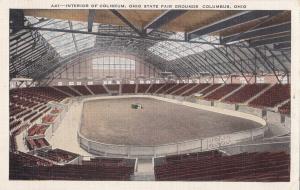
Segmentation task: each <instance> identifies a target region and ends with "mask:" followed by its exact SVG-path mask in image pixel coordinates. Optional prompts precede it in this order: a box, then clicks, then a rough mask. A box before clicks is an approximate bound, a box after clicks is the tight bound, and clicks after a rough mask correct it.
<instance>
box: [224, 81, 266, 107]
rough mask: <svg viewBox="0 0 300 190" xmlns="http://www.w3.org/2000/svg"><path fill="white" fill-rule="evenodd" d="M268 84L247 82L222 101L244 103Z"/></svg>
mask: <svg viewBox="0 0 300 190" xmlns="http://www.w3.org/2000/svg"><path fill="white" fill-rule="evenodd" d="M268 86H269V84H247V85H245V86H243V87H242V88H241V89H239V90H238V91H237V92H235V93H234V94H232V95H231V96H229V97H227V98H225V100H224V102H229V103H244V102H246V101H247V100H249V99H250V98H252V97H254V96H255V95H257V94H258V93H259V92H261V91H262V90H263V89H265V88H266V87H268Z"/></svg>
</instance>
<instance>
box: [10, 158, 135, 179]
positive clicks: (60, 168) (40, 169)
mask: <svg viewBox="0 0 300 190" xmlns="http://www.w3.org/2000/svg"><path fill="white" fill-rule="evenodd" d="M24 157H25V156H22V155H20V154H13V153H11V154H10V162H9V163H10V170H9V177H10V179H35V180H115V181H116V180H129V179H130V175H131V174H132V171H133V168H132V166H127V165H118V164H114V163H111V164H110V165H101V164H93V165H89V164H84V165H70V164H67V165H53V164H52V163H51V162H48V161H46V160H43V159H40V158H37V157H33V156H28V155H26V157H25V159H24ZM27 157H29V158H27ZM32 157H33V158H32Z"/></svg>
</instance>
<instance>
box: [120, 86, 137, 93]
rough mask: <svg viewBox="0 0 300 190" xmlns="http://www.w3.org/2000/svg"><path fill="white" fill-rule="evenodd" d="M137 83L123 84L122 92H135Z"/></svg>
mask: <svg viewBox="0 0 300 190" xmlns="http://www.w3.org/2000/svg"><path fill="white" fill-rule="evenodd" d="M135 87H136V85H135V84H122V85H121V88H122V91H121V92H122V93H124V94H128V93H135Z"/></svg>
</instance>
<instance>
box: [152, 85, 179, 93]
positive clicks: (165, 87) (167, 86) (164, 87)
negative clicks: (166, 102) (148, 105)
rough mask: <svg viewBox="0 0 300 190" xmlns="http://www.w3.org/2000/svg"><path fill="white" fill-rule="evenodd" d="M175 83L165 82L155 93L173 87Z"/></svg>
mask: <svg viewBox="0 0 300 190" xmlns="http://www.w3.org/2000/svg"><path fill="white" fill-rule="evenodd" d="M175 85H176V83H167V84H165V85H164V86H163V87H162V88H160V89H159V90H158V91H157V92H156V94H163V93H164V92H166V91H167V90H169V89H171V88H173V87H174V86H175Z"/></svg>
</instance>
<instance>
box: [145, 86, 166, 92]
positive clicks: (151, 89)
mask: <svg viewBox="0 0 300 190" xmlns="http://www.w3.org/2000/svg"><path fill="white" fill-rule="evenodd" d="M163 85H165V84H152V86H151V87H150V89H149V90H148V93H151V94H153V93H154V92H156V91H157V90H158V89H160V88H161V87H162V86H163Z"/></svg>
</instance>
